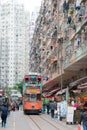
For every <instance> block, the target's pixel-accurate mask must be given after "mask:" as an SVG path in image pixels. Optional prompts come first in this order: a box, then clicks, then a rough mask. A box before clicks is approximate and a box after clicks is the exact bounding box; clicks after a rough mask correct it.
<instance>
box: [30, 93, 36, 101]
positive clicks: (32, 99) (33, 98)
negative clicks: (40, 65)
mask: <svg viewBox="0 0 87 130" xmlns="http://www.w3.org/2000/svg"><path fill="white" fill-rule="evenodd" d="M30 101H31V102H35V101H36V94H31V99H30Z"/></svg>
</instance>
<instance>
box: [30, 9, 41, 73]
mask: <svg viewBox="0 0 87 130" xmlns="http://www.w3.org/2000/svg"><path fill="white" fill-rule="evenodd" d="M38 14H39V7H36V8H35V9H34V11H33V12H31V15H30V21H29V48H30V49H29V71H30V72H37V71H36V70H34V69H35V64H34V58H35V57H34V55H33V54H34V53H35V52H36V48H35V42H33V35H34V30H35V26H36V20H37V17H38ZM33 51H34V53H33Z"/></svg>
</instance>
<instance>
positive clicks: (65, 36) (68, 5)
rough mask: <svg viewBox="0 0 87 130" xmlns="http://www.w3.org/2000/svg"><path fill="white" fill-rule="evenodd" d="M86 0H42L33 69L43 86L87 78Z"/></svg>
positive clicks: (75, 81) (62, 86)
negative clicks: (41, 78) (40, 78)
mask: <svg viewBox="0 0 87 130" xmlns="http://www.w3.org/2000/svg"><path fill="white" fill-rule="evenodd" d="M86 34H87V0H79V1H78V0H65V1H64V0H43V3H42V5H41V9H40V14H39V17H38V19H37V24H36V28H35V32H34V37H33V42H34V43H35V44H34V48H36V50H37V52H39V53H38V54H37V55H36V53H35V51H33V55H34V56H33V57H34V61H33V62H34V63H35V66H34V70H37V71H41V73H42V76H43V87H48V88H49V87H50V88H51V87H53V88H60V90H61V91H62V90H63V89H64V88H66V87H67V86H74V85H76V84H81V83H83V82H86V81H87V62H86V60H87V35H86Z"/></svg>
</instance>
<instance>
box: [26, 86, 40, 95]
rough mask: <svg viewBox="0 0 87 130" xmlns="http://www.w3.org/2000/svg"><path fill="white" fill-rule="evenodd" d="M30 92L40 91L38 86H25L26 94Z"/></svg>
mask: <svg viewBox="0 0 87 130" xmlns="http://www.w3.org/2000/svg"><path fill="white" fill-rule="evenodd" d="M30 93H40V88H29V87H26V94H30Z"/></svg>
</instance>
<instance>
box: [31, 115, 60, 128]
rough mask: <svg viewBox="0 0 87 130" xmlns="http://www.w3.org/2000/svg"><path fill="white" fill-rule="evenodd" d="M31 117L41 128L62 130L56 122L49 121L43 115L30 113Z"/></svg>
mask: <svg viewBox="0 0 87 130" xmlns="http://www.w3.org/2000/svg"><path fill="white" fill-rule="evenodd" d="M29 118H30V119H31V120H32V121H33V122H34V124H35V125H36V126H37V127H38V129H39V130H44V129H48V128H49V129H48V130H51V129H52V130H60V129H59V128H58V126H56V125H54V122H51V121H48V120H47V119H45V118H43V117H42V116H41V115H29ZM52 121H53V120H52ZM43 126H44V127H45V128H44V127H43Z"/></svg>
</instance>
